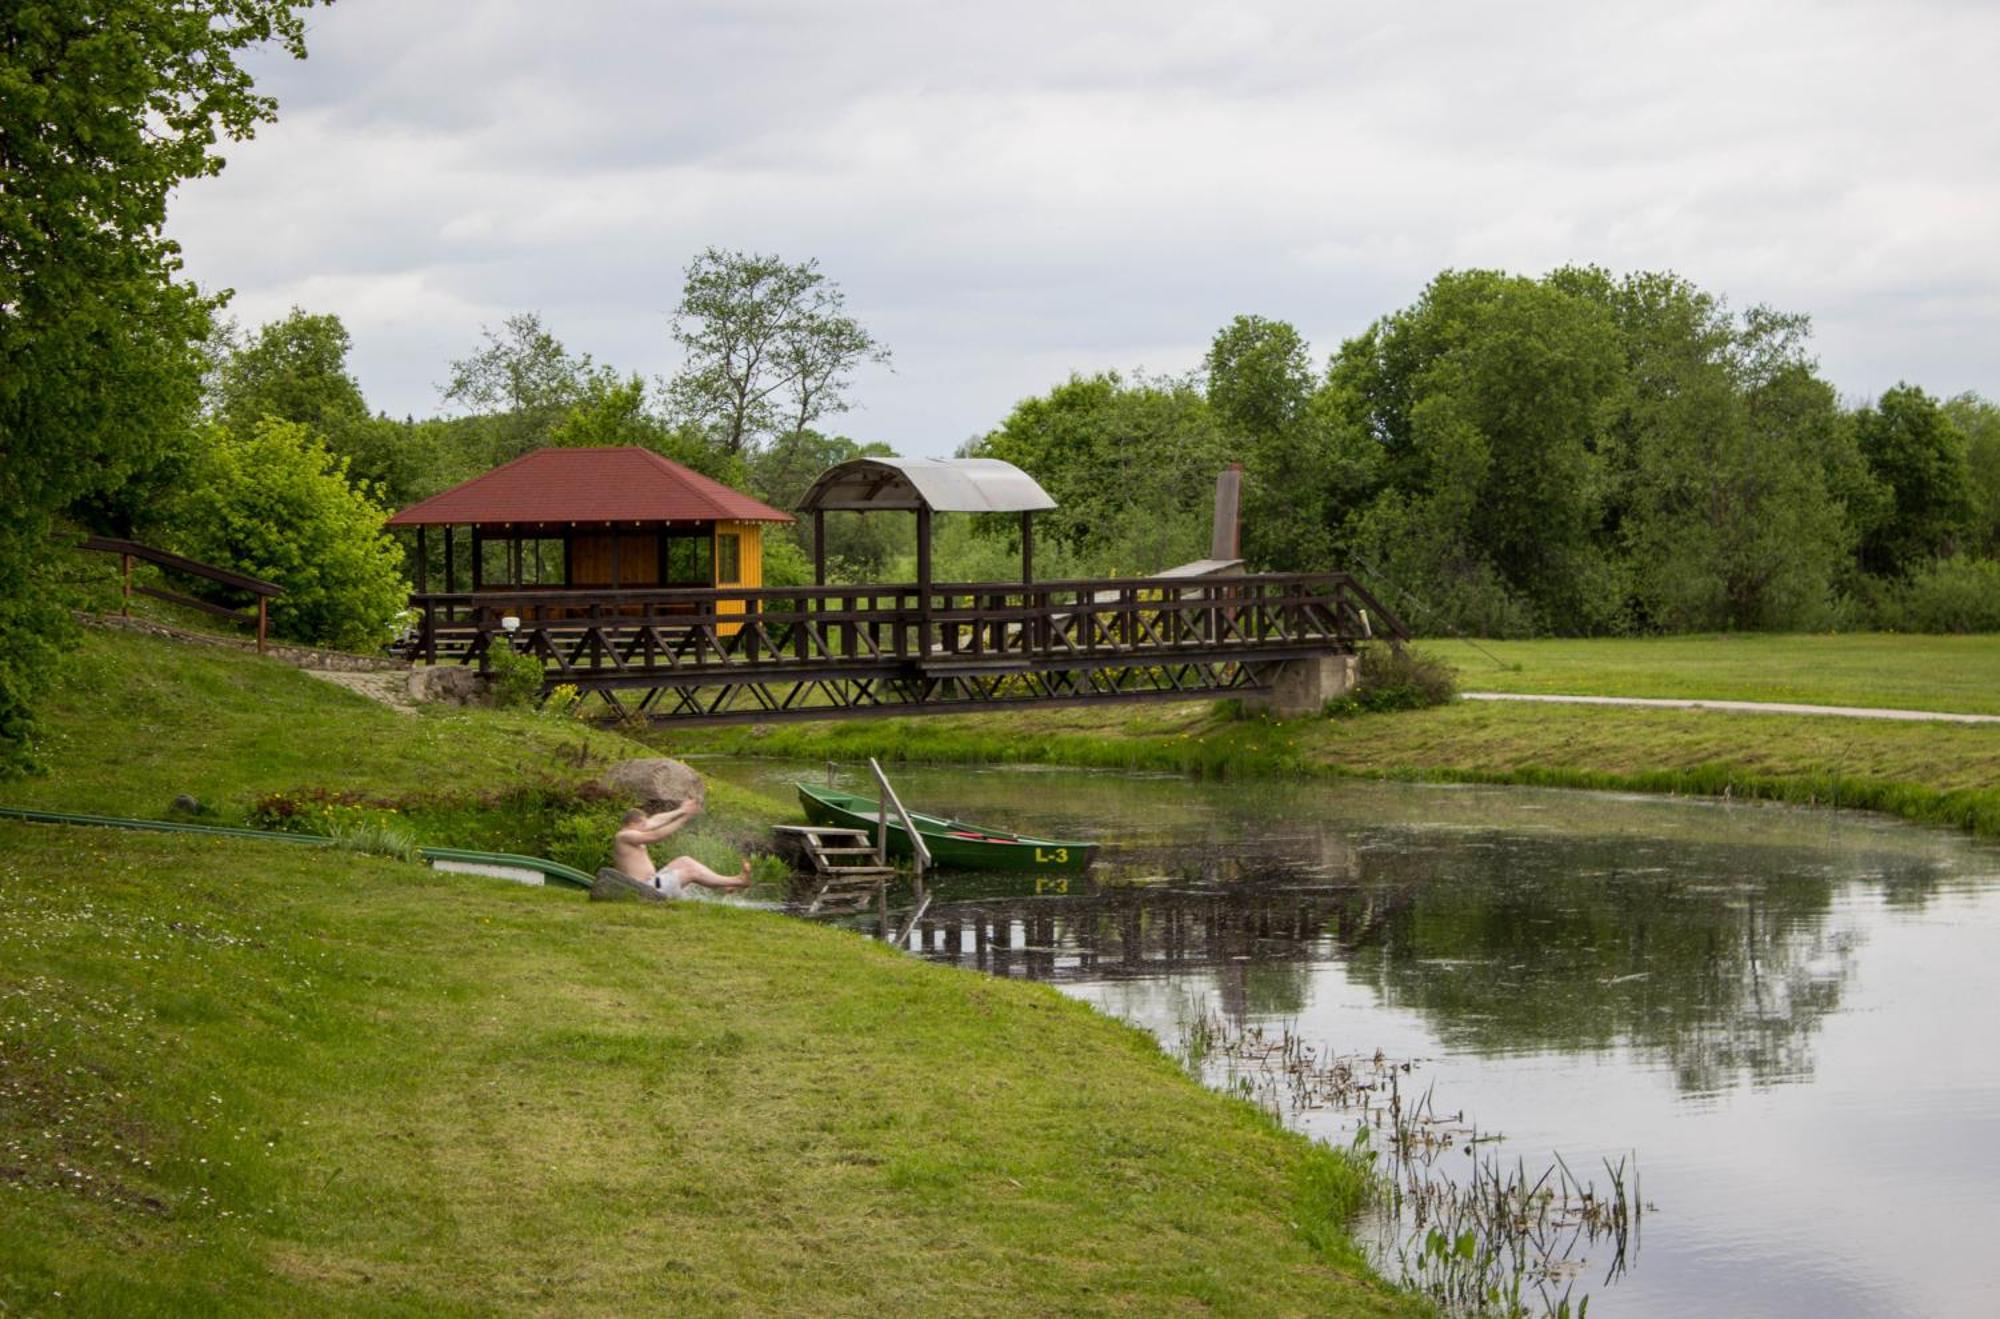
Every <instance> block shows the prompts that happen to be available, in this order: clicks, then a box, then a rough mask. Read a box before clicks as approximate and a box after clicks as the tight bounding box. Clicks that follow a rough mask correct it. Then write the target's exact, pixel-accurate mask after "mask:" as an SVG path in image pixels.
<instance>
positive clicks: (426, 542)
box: [417, 527, 431, 595]
mask: <svg viewBox="0 0 2000 1319" xmlns="http://www.w3.org/2000/svg"><path fill="white" fill-rule="evenodd" d="M425 530H426V528H424V527H418V528H417V594H418V595H426V594H428V593H429V592H430V589H431V544H430V538H429V537H428V536H426V535H425V534H424V532H425Z"/></svg>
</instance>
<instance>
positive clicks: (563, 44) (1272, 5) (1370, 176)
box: [169, 0, 2000, 455]
mask: <svg viewBox="0 0 2000 1319" xmlns="http://www.w3.org/2000/svg"><path fill="white" fill-rule="evenodd" d="M309 21H310V36H309V47H310V52H311V53H310V57H309V58H308V59H307V60H306V61H305V62H303V63H298V62H294V61H292V60H289V59H287V58H284V57H282V56H281V55H278V54H276V53H265V54H260V55H258V56H256V57H254V58H253V61H252V67H253V68H254V69H255V71H256V73H257V76H258V82H259V87H260V89H261V90H264V91H266V92H269V93H272V94H274V95H276V96H277V97H278V98H279V102H280V108H279V120H278V122H277V123H276V124H273V125H268V126H266V127H265V128H263V129H262V130H261V131H260V132H259V134H258V135H257V137H256V138H255V139H254V140H252V141H250V142H246V143H238V144H233V145H230V146H229V147H228V148H227V150H226V152H225V154H226V155H227V157H228V161H229V163H228V167H227V169H226V170H224V172H223V173H222V174H221V175H220V176H218V177H215V178H210V179H202V180H198V181H195V182H192V183H190V184H187V185H185V186H184V187H183V189H182V190H181V192H180V194H179V195H178V196H177V197H176V199H175V202H174V205H173V209H172V213H171V219H170V223H169V232H170V233H171V234H172V235H173V236H174V237H175V238H177V239H178V240H179V241H180V242H181V243H182V245H183V248H184V251H185V257H186V262H187V270H188V273H189V274H190V275H191V276H192V277H193V278H195V279H196V280H198V281H199V282H200V283H202V284H203V285H204V286H206V287H209V288H214V289H220V288H229V289H233V290H235V296H234V299H233V301H232V303H231V304H230V311H231V313H232V314H233V315H235V316H236V317H237V318H238V319H239V320H240V321H242V322H243V323H244V324H245V325H249V326H254V325H257V324H260V323H262V322H264V321H267V320H271V319H274V318H276V317H279V316H282V315H283V314H284V313H285V312H286V310H287V309H288V308H290V307H292V306H294V305H297V306H300V307H304V308H305V309H307V310H308V311H312V312H332V313H335V314H337V315H338V316H339V317H340V318H341V319H342V321H343V322H344V323H345V324H346V326H347V328H348V330H349V331H350V333H351V334H352V336H353V340H354V350H353V354H352V356H351V358H350V365H351V367H352V368H353V370H354V372H355V375H356V376H357V378H358V379H359V380H360V382H361V386H362V389H363V391H364V393H365V394H366V395H367V398H368V400H369V402H370V403H371V404H372V405H373V406H374V407H376V408H378V409H380V410H384V411H387V412H389V413H391V414H393V415H397V416H401V415H404V414H414V415H417V416H425V415H431V414H435V413H438V412H441V411H444V410H445V408H444V406H443V404H442V402H441V400H440V398H439V392H438V385H439V383H440V382H442V381H443V380H445V379H446V378H447V376H448V374H449V364H450V362H451V361H452V360H453V359H455V358H460V357H464V356H467V355H469V354H470V353H471V352H472V351H474V350H475V349H476V348H478V347H479V345H480V343H481V337H480V336H481V331H482V327H487V326H491V327H495V328H497V327H498V326H499V324H500V322H501V321H502V320H503V319H504V318H506V317H507V316H509V315H511V314H513V313H515V312H521V311H535V312H539V313H540V314H541V316H542V317H543V320H544V322H545V324H546V325H547V326H548V328H549V329H551V330H552V331H553V332H554V333H555V334H556V335H557V336H558V337H559V338H560V339H562V341H563V342H564V343H565V344H567V345H568V346H569V347H570V348H571V349H573V350H576V351H580V352H588V353H590V354H591V355H592V356H593V357H594V358H596V359H597V360H598V361H600V362H605V363H609V364H611V365H613V366H615V367H617V368H619V369H620V370H623V371H640V372H643V373H645V374H646V375H648V376H649V377H650V376H660V375H667V374H671V373H672V372H673V370H674V369H675V368H676V367H677V366H678V365H679V355H678V352H677V350H676V348H675V345H674V343H673V341H672V339H671V336H670V318H671V314H672V311H673V307H674V305H675V303H676V302H677V301H678V299H679V292H680V285H681V279H682V272H683V270H684V268H685V267H686V265H687V262H688V261H689V259H690V258H691V257H692V256H694V254H695V253H697V252H699V251H700V250H701V249H703V248H705V247H709V246H716V247H721V248H725V249H736V250H743V251H757V252H768V253H775V254H777V255H779V256H782V257H784V258H786V259H787V260H791V261H803V260H806V259H808V258H812V259H816V260H817V261H818V262H819V263H820V267H821V269H822V270H823V271H824V272H825V273H826V274H827V275H828V276H829V277H830V278H831V279H833V280H834V281H835V282H836V283H837V284H838V285H839V286H840V287H841V289H842V290H843V291H844V292H845V294H846V296H847V300H848V307H849V310H850V311H851V312H852V313H853V314H854V315H855V316H856V317H857V318H858V319H859V320H860V321H861V322H862V323H863V324H864V325H865V326H867V328H868V329H869V330H871V331H872V332H873V333H874V334H875V335H876V336H877V337H878V338H879V339H881V340H882V341H883V342H884V343H885V344H887V346H888V347H889V348H890V349H891V351H892V352H893V354H894V357H893V361H892V363H891V364H890V365H889V366H888V367H886V368H873V367H871V368H867V369H865V370H864V371H863V372H861V373H860V375H859V376H858V377H857V379H856V381H855V386H854V389H853V390H852V392H851V398H852V401H853V403H854V405H855V406H854V410H853V411H852V412H850V413H848V414H846V415H845V416H842V417H839V418H835V419H832V422H831V424H829V425H828V426H826V427H825V428H826V429H831V430H837V431H840V432H842V433H845V434H848V435H851V436H853V437H854V438H856V439H860V440H886V441H887V442H889V443H890V444H892V445H893V446H895V448H896V449H897V451H899V452H902V453H906V454H937V455H941V454H948V453H949V452H950V451H951V450H952V449H954V448H955V447H957V446H958V445H959V444H960V443H962V442H963V441H965V440H966V439H968V438H970V437H972V436H975V435H979V434H983V433H984V432H986V431H988V430H990V429H992V428H993V427H994V426H996V425H997V424H999V422H1000V421H1001V420H1002V419H1003V418H1004V417H1005V416H1006V414H1007V411H1008V410H1009V409H1010V408H1011V407H1012V406H1013V405H1014V404H1015V403H1017V402H1018V401H1020V400H1021V399H1023V398H1027V397H1030V396H1033V395H1035V394H1039V393H1043V392H1045V391H1047V390H1048V389H1049V388H1051V387H1052V386H1054V385H1056V384H1058V383H1060V382H1061V381H1062V380H1064V379H1066V378H1067V377H1068V376H1069V375H1070V373H1072V372H1083V373H1089V372H1094V371H1100V370H1110V369H1116V370H1121V371H1128V372H1129V371H1134V370H1143V371H1148V372H1154V373H1174V372H1183V371H1188V370H1191V369H1194V368H1195V367H1197V366H1198V365H1199V363H1200V361H1201V356H1202V353H1203V351H1204V349H1205V348H1206V346H1207V344H1208V342H1209V340H1210V338H1211V337H1212V336H1213V335H1214V334H1215V332H1216V331H1217V330H1218V329H1219V328H1221V327H1222V326H1223V325H1225V324H1226V323H1227V322H1228V321H1229V320H1230V318H1231V317H1233V316H1236V315H1238V314H1242V313H1254V314H1257V315H1262V316H1267V317H1273V318H1279V319H1284V320H1289V321H1291V322H1292V323H1293V324H1295V325H1296V326H1298V328H1299V329H1300V330H1301V331H1302V332H1303V333H1304V334H1305V335H1306V336H1307V337H1308V338H1309V339H1310V340H1311V341H1312V342H1313V345H1314V348H1315V353H1316V355H1317V356H1319V357H1320V358H1321V359H1322V360H1323V359H1324V357H1325V356H1326V355H1327V354H1329V353H1331V352H1332V351H1333V350H1334V349H1336V348H1337V347H1338V346H1339V344H1340V342H1341V340H1343V339H1344V338H1346V337H1348V336H1350V335H1353V334H1355V333H1358V332H1359V331H1361V330H1363V329H1365V328H1366V327H1367V326H1368V324H1369V323H1370V322H1371V321H1373V320H1375V319H1376V318H1378V317H1380V316H1383V315H1386V314H1388V313H1390V312H1392V311H1394V310H1396V309H1397V308H1399V307H1403V306H1406V305H1408V304H1409V303H1410V302H1412V301H1413V300H1414V299H1415V298H1416V297H1417V296H1418V295H1419V294H1420V293H1421V292H1422V290H1423V287H1424V285H1425V284H1426V283H1427V282H1428V281H1429V280H1430V279H1431V278H1432V277H1433V276H1434V275H1436V274H1437V272H1438V271H1440V270H1443V269H1447V268H1466V267H1488V268H1497V269H1502V270H1507V271H1512V272H1518V273H1523V274H1531V275H1534V274H1541V273H1543V272H1546V271H1548V270H1550V269H1553V268H1555V267H1558V266H1561V265H1565V264H1571V263H1593V264H1598V265H1602V266H1605V267H1607V268H1610V269H1612V270H1614V271H1621V272H1622V271H1628V270H1639V269H1647V270H1658V269H1668V270H1673V271H1677V272H1678V273H1680V274H1681V275H1683V276H1685V277H1687V278H1689V279H1691V280H1693V281H1694V282H1695V283H1697V284H1699V285H1700V286H1702V287H1703V288H1705V289H1707V290H1709V291H1711V292H1714V293H1717V294H1720V295H1722V296H1724V297H1726V298H1727V299H1728V301H1729V304H1730V305H1731V306H1733V307H1737V308H1743V307H1748V306H1751V305H1755V304H1759V303H1762V304H1767V305H1770V306H1773V307H1777V308H1780V309H1783V310H1786V311H1795V312H1804V313H1807V314H1808V315H1810V316H1811V317H1812V318H1813V325H1814V345H1815V349H1816V351H1817V353H1818V355H1819V358H1820V362H1821V368H1822V371H1823V373H1824V374H1825V376H1826V377H1827V379H1829V380H1830V381H1831V382H1832V383H1833V384H1834V385H1835V386H1836V387H1837V388H1838V389H1839V390H1840V391H1841V393H1842V395H1843V396H1844V397H1846V398H1849V399H1859V398H1861V397H1864V396H1870V395H1873V394H1876V393H1879V392H1880V391H1881V390H1883V389H1885V388H1887V387H1889V386H1891V385H1894V384H1896V383H1897V382H1899V381H1905V380H1907V381H1909V382H1911V383H1915V384H1919V385H1922V386H1923V387H1925V388H1926V389H1929V390H1930V391H1931V392H1933V393H1935V394H1938V395H1941V396H1949V395H1953V394H1957V393H1961V392H1964V391H1966V390H1977V391H1979V392H1980V393H1983V394H1985V395H1986V396H1988V397H2000V241H1996V240H2000V168H1996V167H2000V113H1996V112H1995V108H1994V102H1993V97H1992V92H1991V76H1990V75H1991V70H1992V68H1993V67H1994V63H1995V56H1996V55H2000V5H1996V4H1992V3H1985V2H1981V0H1903V2H1902V3H1782V2H1780V3H1757V4H1750V3H1742V2H1741V0H1735V2H1733V3H1724V4H1711V3H1702V2H1688V0H1682V2H1678V3H1670V4H1662V3H1658V2H1657V0H1653V2H1652V3H1646V4H1636V5H1634V4H1623V3H1612V2H1608V0H1607V2H1601V3H1543V2H1539V0H1515V2H1514V3H1509V4H1495V3H1491V2H1490V0H1488V2H1486V3H1479V2H1470V3H1432V4H1424V3H1415V2H1414V0H1405V3H1401V4H1382V3H1373V4H1365V5H1364V4H1351V3H1346V0H1316V2H1314V0H1308V2H1305V3H1281V2H1277V0H1268V2H1267V0H1238V2H1237V3H1231V4H1216V5H1191V4H1181V3H1175V2H1174V0H1145V2H1143V3H1126V2H1125V0H1099V2H1095V3H1078V2H1077V0H1068V2H1066V3H1043V2H1042V0H1007V2H1006V3H991V2H988V3H957V2H955V0H934V2H933V3H905V2H904V0H841V2H840V3H838V4H835V3H827V2H825V0H819V2H816V3H815V2H812V0H740V2H738V3H719V2H718V3H707V4H699V3H678V2H672V0H655V2H651V3H647V2H643V0H564V2H563V3H550V0H451V2H450V3H446V2H445V0H338V3H336V4H334V5H333V6H332V7H331V8H326V9H318V10H314V11H311V13H310V15H309Z"/></svg>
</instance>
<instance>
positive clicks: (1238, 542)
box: [1208, 463, 1243, 559]
mask: <svg viewBox="0 0 2000 1319" xmlns="http://www.w3.org/2000/svg"><path fill="white" fill-rule="evenodd" d="M1210 526H1211V528H1212V530H1211V532H1210V534H1209V544H1208V557H1209V558H1211V559H1240V558H1242V557H1243V464H1242V463H1231V464H1229V466H1227V467H1225V468H1224V469H1223V470H1222V473H1221V475H1219V476H1217V477H1216V478H1215V520H1214V522H1212V523H1211V524H1210Z"/></svg>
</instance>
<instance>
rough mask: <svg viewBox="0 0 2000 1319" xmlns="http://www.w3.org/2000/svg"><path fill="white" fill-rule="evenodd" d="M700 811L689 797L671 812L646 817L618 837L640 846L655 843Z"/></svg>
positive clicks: (697, 805) (620, 831)
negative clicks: (643, 821) (643, 820)
mask: <svg viewBox="0 0 2000 1319" xmlns="http://www.w3.org/2000/svg"><path fill="white" fill-rule="evenodd" d="M700 810H701V805H700V803H698V802H696V801H695V800H694V799H693V798H692V797H690V798H689V799H688V800H686V801H684V802H682V803H681V804H680V805H679V806H676V807H675V808H674V809H673V810H671V811H661V812H660V813H659V814H658V815H653V816H648V817H647V819H646V822H645V823H644V824H640V825H635V826H634V827H632V828H630V829H621V830H619V831H618V837H619V839H620V840H621V841H623V842H627V843H638V844H640V845H641V846H643V845H645V844H647V843H657V842H659V841H660V840H661V839H662V838H666V837H669V836H671V835H672V834H674V833H675V832H676V831H678V830H679V829H680V827H681V826H682V825H684V824H686V823H687V822H688V820H689V819H691V818H692V817H693V816H694V815H695V814H697V813H698V812H699V811H700Z"/></svg>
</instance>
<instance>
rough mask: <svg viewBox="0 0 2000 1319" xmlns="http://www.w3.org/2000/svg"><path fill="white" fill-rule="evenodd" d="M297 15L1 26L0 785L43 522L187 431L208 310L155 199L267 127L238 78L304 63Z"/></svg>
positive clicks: (153, 9) (192, 9) (270, 111)
mask: <svg viewBox="0 0 2000 1319" xmlns="http://www.w3.org/2000/svg"><path fill="white" fill-rule="evenodd" d="M310 3H311V0H94V2H93V3H90V4H78V3H75V0H12V3H10V4H8V5H7V6H6V7H5V9H4V10H0V768H5V767H7V766H17V765H19V764H21V763H23V761H24V760H25V756H26V743H27V739H28V738H29V736H30V731H29V730H30V723H29V720H28V714H27V712H28V709H29V704H30V702H31V701H32V700H33V698H34V696H35V694H36V692H37V691H38V690H39V688H40V678H39V677H38V675H40V674H43V673H46V671H47V668H48V661H49V657H50V655H51V654H52V653H53V651H54V650H55V649H56V645H57V641H56V638H58V637H59V636H60V634H61V633H62V631H63V629H64V628H65V627H66V626H67V618H66V614H65V612H64V610H63V609H62V608H61V607H60V605H59V603H58V602H57V601H55V600H54V599H52V598H51V596H50V595H49V593H47V592H46V591H45V590H43V589H41V579H42V578H43V576H44V575H45V573H46V559H47V556H48V554H49V546H48V538H49V532H50V527H51V519H52V518H53V516H54V515H55V514H57V513H58V512H59V511H61V510H63V509H64V508H66V507H68V506H70V505H71V504H73V503H75V502H77V501H78V500H81V499H84V498H87V497H91V496H99V495H104V494H106V493H108V492H112V491H115V490H116V489H117V488H118V487H119V486H120V485H121V484H122V483H123V482H124V481H125V480H127V479H128V478H129V477H130V476H131V475H133V474H134V473H135V472H138V471H140V470H143V469H144V468H146V467H147V466H148V465H149V464H150V463H151V462H153V461H154V460H155V459H157V458H158V456H159V455H160V454H161V453H162V452H163V451H164V449H165V446H166V445H167V443H168V442H169V439H170V437H172V436H174V435H176V434H178V433H181V432H183V431H184V430H185V428H186V426H187V425H188V423H189V420H190V417H191V414H192V412H193V409H194V407H195V403H196V400H197V396H198V391H199V388H200V380H201V373H202V358H201V345H202V343H203V341H204V340H205V338H206V337H207V335H208V333H209V329H210V325H211V313H212V311H213V309H214V307H215V306H216V305H217V301H218V300H217V299H214V298H211V297H209V296H207V295H204V294H203V293H202V292H201V291H200V290H198V289H197V288H196V287H195V286H194V285H193V284H191V283H189V282H187V281H184V280H181V279H179V278H178V274H179V271H180V260H179V255H178V249H177V248H176V247H175V245H174V244H173V243H172V242H170V241H169V240H167V239H166V238H165V237H164V236H163V235H162V227H163V225H164V224H165V220H166V209H167V199H168V197H169V196H170V195H171V194H172V193H173V190H174V189H175V188H176V187H177V186H178V185H180V184H181V183H183V182H185V181H187V180H189V179H194V178H200V177H203V176H205V175H210V174H214V173H216V172H217V171H218V170H220V169H221V168H222V158H221V156H219V155H218V154H217V153H216V150H215V148H216V144H217V142H218V141H219V140H221V139H222V138H230V139H237V140H240V139H243V138H247V137H249V136H250V135H251V134H252V133H253V132H254V131H255V129H256V127H257V125H258V124H260V123H265V122H269V121H270V120H272V119H273V118H274V117H275V115H276V103H275V102H274V101H273V100H272V99H271V98H270V97H268V96H260V95H258V94H257V93H256V92H255V90H254V89H253V85H252V81H251V77H250V74H249V71H248V70H247V69H245V68H244V66H243V65H242V64H241V63H240V62H239V56H240V53H241V52H242V51H243V50H245V49H246V48H248V47H250V46H254V45H258V44H261V43H264V42H267V41H275V42H277V43H278V44H279V45H280V46H281V47H282V48H283V49H284V50H286V51H287V52H289V53H290V54H291V55H293V56H295V57H303V56H304V54H305V44H304V25H303V22H302V20H301V16H300V14H299V12H298V11H300V10H303V9H305V8H307V7H309V5H310Z"/></svg>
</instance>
